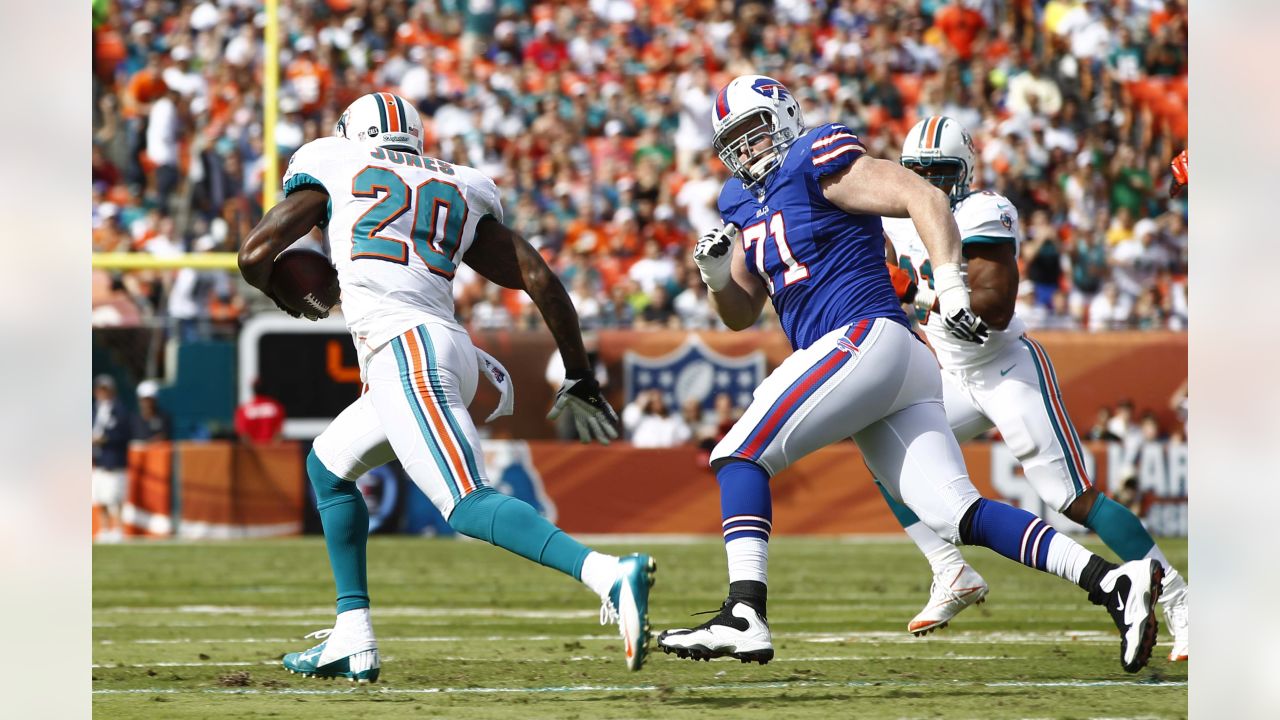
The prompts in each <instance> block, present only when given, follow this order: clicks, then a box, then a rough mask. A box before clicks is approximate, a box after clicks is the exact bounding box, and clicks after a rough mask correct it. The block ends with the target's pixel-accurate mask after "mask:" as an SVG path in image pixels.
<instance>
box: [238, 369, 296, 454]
mask: <svg viewBox="0 0 1280 720" xmlns="http://www.w3.org/2000/svg"><path fill="white" fill-rule="evenodd" d="M284 418H285V415H284V406H283V405H281V404H280V403H279V402H277V401H276V399H275V398H273V397H270V396H268V395H267V394H266V393H265V392H264V390H263V387H262V381H261V380H254V381H253V397H252V398H250V399H249V401H248V402H245V403H241V405H240V407H238V408H236V419H235V427H236V435H237V436H238V437H239V438H240V441H241V442H246V443H255V444H260V443H269V442H275V441H277V440H279V439H280V431H281V430H283V429H284Z"/></svg>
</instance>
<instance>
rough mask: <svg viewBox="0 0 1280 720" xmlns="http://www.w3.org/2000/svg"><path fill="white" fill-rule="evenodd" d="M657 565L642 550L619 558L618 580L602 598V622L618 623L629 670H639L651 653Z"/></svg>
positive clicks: (603, 623) (605, 623) (606, 623)
mask: <svg viewBox="0 0 1280 720" xmlns="http://www.w3.org/2000/svg"><path fill="white" fill-rule="evenodd" d="M657 571H658V564H657V563H656V562H654V560H653V558H651V557H649V556H648V555H645V554H642V553H633V554H631V555H627V556H626V557H623V558H620V559H619V560H618V579H617V580H615V581H614V583H613V587H612V588H610V589H609V594H607V595H605V596H604V597H602V598H601V599H600V601H601V605H600V624H601V625H608V624H609V623H611V622H616V623H618V631H619V632H620V633H622V650H623V653H624V658H625V660H626V661H627V669H628V670H639V669H640V668H641V667H643V666H644V661H645V659H646V658H647V657H648V656H649V632H650V627H649V588H651V587H653V575H654V573H656V572H657Z"/></svg>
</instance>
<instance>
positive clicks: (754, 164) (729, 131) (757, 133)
mask: <svg viewBox="0 0 1280 720" xmlns="http://www.w3.org/2000/svg"><path fill="white" fill-rule="evenodd" d="M744 126H746V127H747V129H746V130H745V131H744V130H743V129H742V128H743V127H744ZM711 129H712V132H713V135H712V139H711V145H712V147H714V148H715V150H716V154H717V155H719V156H720V161H721V162H723V163H724V165H725V167H727V168H729V172H731V173H733V176H734V177H736V178H738V179H739V180H741V181H742V185H743V187H745V188H747V189H748V190H750V189H752V187H753V186H755V185H757V184H759V183H760V182H762V181H763V180H764V179H765V178H767V177H768V176H769V173H771V172H773V171H774V170H776V169H777V168H778V166H779V165H781V164H782V158H783V156H784V155H785V154H786V150H787V147H788V146H789V145H791V143H793V142H795V141H796V138H798V137H800V135H801V134H802V133H804V118H803V117H801V115H800V103H798V102H796V99H795V97H794V96H792V94H791V91H790V90H787V88H786V86H784V85H783V84H782V83H780V82H778V81H777V80H774V79H773V78H771V77H765V76H764V75H740V76H738V77H736V78H734V79H733V80H732V81H730V82H729V84H728V85H725V86H724V87H723V88H721V89H720V93H719V94H718V95H716V101H715V104H714V105H713V106H712V108H711ZM765 137H768V138H769V139H770V140H771V141H772V144H771V145H770V146H769V147H768V148H765V149H762V150H759V151H753V150H752V148H753V147H754V146H755V145H756V143H758V142H759V141H760V140H762V139H764V138H765ZM743 153H746V158H745V159H744V158H743V157H742V155H743Z"/></svg>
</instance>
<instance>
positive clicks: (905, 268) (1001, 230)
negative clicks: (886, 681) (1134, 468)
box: [880, 115, 1189, 661]
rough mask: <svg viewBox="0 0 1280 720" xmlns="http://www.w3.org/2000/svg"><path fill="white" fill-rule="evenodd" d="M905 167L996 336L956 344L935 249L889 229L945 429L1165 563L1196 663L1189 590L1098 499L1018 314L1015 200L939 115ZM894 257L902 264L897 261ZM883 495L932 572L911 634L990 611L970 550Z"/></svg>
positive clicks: (1125, 553)
mask: <svg viewBox="0 0 1280 720" xmlns="http://www.w3.org/2000/svg"><path fill="white" fill-rule="evenodd" d="M899 162H900V163H901V164H902V166H903V167H906V168H909V169H911V170H913V171H915V172H916V174H918V175H920V176H921V177H923V178H925V179H926V180H928V181H929V182H931V183H933V185H935V186H936V187H937V188H938V189H940V190H942V192H944V193H947V195H948V197H949V198H950V199H951V208H952V210H951V211H952V214H953V215H954V216H955V219H956V224H957V225H958V226H959V228H960V238H961V242H962V243H963V254H964V258H965V261H966V263H967V271H968V281H969V293H970V298H971V302H972V307H973V311H974V312H975V313H977V314H978V316H979V317H981V318H982V319H983V320H985V321H986V323H987V325H988V326H989V327H990V328H991V334H990V336H989V337H988V338H987V341H986V342H985V343H983V344H982V345H974V344H973V343H966V342H960V341H957V340H956V339H955V338H954V337H952V336H951V335H950V334H949V333H948V332H947V330H946V327H945V325H944V324H943V323H942V322H940V318H939V317H938V315H937V311H938V302H937V292H936V288H935V279H934V273H933V271H932V269H931V267H930V261H929V255H928V250H927V248H926V246H925V244H924V242H923V241H922V240H921V239H920V233H918V232H916V228H915V226H913V225H912V223H911V221H909V220H905V219H900V218H889V217H887V218H884V231H885V235H886V237H887V238H888V240H889V243H888V245H887V248H888V252H889V264H890V270H891V272H893V271H894V270H897V269H898V268H900V271H901V272H905V273H907V274H908V275H909V276H910V277H909V279H906V280H905V281H902V280H899V281H898V282H895V287H896V288H900V289H901V292H900V296H901V298H902V300H903V301H904V302H906V303H910V304H912V305H913V306H914V307H915V310H916V319H917V320H918V321H919V322H920V325H921V326H922V327H923V328H924V331H925V332H926V333H927V334H928V335H929V344H930V345H932V346H933V349H934V352H935V353H936V354H937V356H938V363H939V364H940V365H941V366H942V396H943V405H944V406H945V407H946V411H947V421H948V422H949V423H950V425H951V429H952V431H953V432H955V434H956V439H957V440H959V441H961V442H964V441H966V440H971V439H973V438H975V437H977V436H978V435H980V434H982V433H984V432H986V431H988V430H990V429H991V428H992V427H995V428H996V429H997V430H999V431H1000V435H1001V436H1002V437H1003V438H1004V442H1005V444H1007V445H1008V446H1009V450H1010V451H1012V452H1013V454H1014V455H1016V456H1017V458H1018V460H1019V461H1020V462H1021V463H1022V470H1023V474H1024V475H1025V476H1026V478H1027V481H1028V482H1029V483H1031V486H1032V487H1033V488H1034V489H1035V491H1036V493H1037V494H1038V495H1039V496H1040V497H1041V498H1042V499H1044V501H1045V504H1046V505H1047V506H1048V507H1051V508H1053V509H1054V510H1056V511H1057V512H1060V513H1062V514H1064V515H1066V516H1067V517H1068V518H1071V519H1072V520H1074V521H1075V522H1077V523H1079V524H1081V525H1084V526H1085V527H1087V528H1089V529H1090V530H1093V531H1094V532H1096V533H1098V537H1100V538H1101V539H1102V541H1103V542H1105V543H1106V544H1107V547H1109V548H1111V550H1112V551H1114V552H1115V553H1116V555H1118V556H1120V558H1121V559H1123V560H1143V559H1155V560H1157V561H1159V562H1160V565H1161V566H1162V567H1163V568H1164V588H1163V591H1162V593H1161V602H1162V603H1163V605H1164V616H1165V620H1166V622H1167V624H1168V627H1169V630H1170V632H1172V633H1173V638H1174V643H1173V649H1172V651H1171V652H1170V653H1169V659H1170V660H1174V661H1179V660H1186V659H1187V647H1188V634H1189V632H1188V618H1187V614H1188V613H1187V583H1186V580H1184V579H1183V577H1182V576H1181V575H1179V574H1178V571H1177V570H1175V569H1174V568H1173V566H1172V565H1170V564H1169V560H1168V559H1167V558H1166V557H1165V556H1164V553H1162V552H1161V551H1160V548H1159V547H1158V546H1157V545H1156V542H1155V540H1154V539H1153V538H1152V537H1151V534H1150V533H1148V532H1147V530H1146V528H1144V527H1143V526H1142V522H1141V521H1140V520H1138V518H1136V517H1134V515H1133V513H1132V512H1130V511H1129V509H1128V508H1126V507H1125V506H1123V505H1121V504H1120V503H1117V502H1116V501H1114V500H1112V499H1111V498H1109V497H1107V496H1106V495H1103V494H1102V493H1100V492H1098V490H1097V489H1096V488H1094V487H1093V483H1092V482H1091V481H1090V479H1089V474H1088V472H1087V470H1086V469H1085V465H1084V453H1085V451H1084V449H1083V448H1082V447H1081V445H1080V436H1079V435H1078V434H1077V433H1076V430H1075V427H1074V426H1073V425H1072V424H1071V419H1070V418H1069V417H1067V413H1066V406H1065V405H1064V404H1063V402H1062V396H1061V393H1060V392H1059V388H1058V378H1057V375H1056V374H1055V373H1054V370H1053V363H1052V362H1051V361H1050V360H1049V355H1048V353H1046V352H1045V349H1044V347H1043V346H1042V345H1040V343H1038V342H1036V341H1035V340H1033V339H1031V338H1030V337H1028V336H1027V334H1026V333H1027V327H1026V325H1024V324H1023V322H1022V319H1021V318H1019V317H1018V316H1017V315H1016V314H1015V313H1014V301H1015V299H1016V297H1017V292H1018V256H1017V247H1018V236H1019V232H1020V231H1019V229H1018V210H1017V208H1015V207H1014V206H1013V203H1011V202H1009V200H1008V198H1006V197H1004V196H1003V195H1000V194H998V193H994V192H989V191H982V192H979V191H976V190H975V189H973V188H972V187H971V184H972V182H973V176H974V148H973V140H972V138H971V137H970V135H969V133H968V131H966V130H965V129H964V128H963V127H962V126H961V125H960V123H958V122H956V121H955V120H954V119H952V118H949V117H945V116H941V115H935V116H933V117H929V118H925V119H924V120H921V121H920V122H918V123H916V125H915V126H914V127H912V128H911V130H910V132H908V133H907V137H906V140H905V141H904V142H903V144H902V156H901V159H900V160H899ZM895 255H896V257H895ZM880 490H881V492H882V493H884V496H885V499H886V500H888V502H889V506H890V507H891V508H892V509H893V512H894V516H895V517H897V518H898V521H899V522H900V523H902V525H903V527H904V528H905V529H906V531H907V534H908V535H910V536H911V538H912V539H913V540H914V541H915V542H916V545H918V546H919V547H920V550H921V552H923V553H924V555H925V557H926V558H927V559H928V560H929V564H930V565H931V567H932V568H933V576H934V577H933V585H932V588H931V591H930V598H929V603H928V604H927V605H926V606H925V608H924V610H921V611H920V613H919V614H918V615H916V616H915V617H914V618H912V620H911V622H910V623H908V625H907V629H908V630H909V631H910V632H912V633H914V634H916V635H924V634H926V633H928V632H930V631H932V630H935V629H939V628H942V627H944V626H945V625H946V624H947V623H948V622H949V621H950V620H951V618H952V617H954V616H955V615H956V614H957V613H959V612H960V611H961V610H963V609H965V608H966V607H969V606H970V605H973V604H976V603H979V602H981V601H982V600H983V599H984V598H985V597H986V594H987V583H986V582H985V581H984V580H983V579H982V576H980V575H978V573H977V572H976V571H975V570H974V569H973V568H972V567H970V566H969V565H968V564H967V563H965V561H964V558H963V557H962V556H961V555H960V551H959V550H958V549H957V548H956V547H955V546H954V545H952V544H951V543H949V542H947V541H946V540H944V539H943V538H941V537H939V536H938V534H937V533H935V532H934V531H933V530H931V529H929V527H928V525H927V524H926V523H923V522H921V521H920V518H918V517H916V515H915V514H914V513H912V512H911V511H910V510H908V509H907V508H906V507H904V506H903V505H902V504H901V503H899V502H897V501H896V500H894V499H893V497H892V495H891V494H890V493H889V492H887V491H886V490H885V488H884V484H883V483H881V488H880Z"/></svg>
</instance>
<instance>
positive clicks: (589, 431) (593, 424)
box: [547, 375, 618, 445]
mask: <svg viewBox="0 0 1280 720" xmlns="http://www.w3.org/2000/svg"><path fill="white" fill-rule="evenodd" d="M566 410H567V411H569V413H570V417H572V418H573V424H574V427H576V428H577V429H578V439H579V440H581V441H582V442H584V443H589V442H591V441H592V440H596V441H598V442H599V443H600V444H601V445H608V444H609V441H610V440H616V439H617V438H618V413H616V412H614V411H613V408H612V407H610V406H609V402H608V401H607V400H605V399H604V396H603V395H601V394H600V383H598V382H596V379H595V378H594V377H591V376H590V375H588V376H587V377H585V378H580V379H577V380H571V379H569V378H565V381H564V384H563V385H561V386H560V392H557V393H556V402H555V404H554V405H552V406H551V412H549V413H547V418H548V419H550V420H555V419H556V418H558V417H560V413H562V412H565V411H566Z"/></svg>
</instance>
